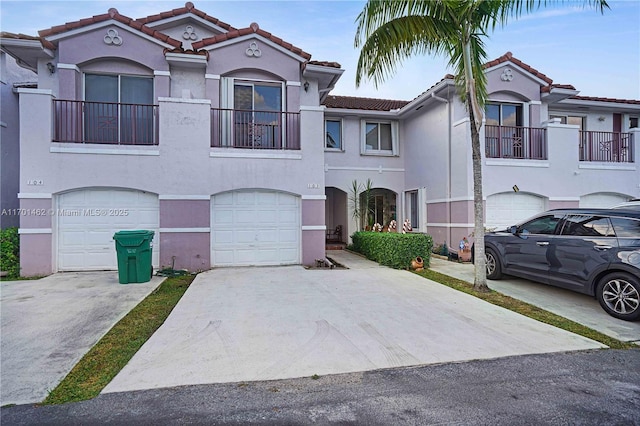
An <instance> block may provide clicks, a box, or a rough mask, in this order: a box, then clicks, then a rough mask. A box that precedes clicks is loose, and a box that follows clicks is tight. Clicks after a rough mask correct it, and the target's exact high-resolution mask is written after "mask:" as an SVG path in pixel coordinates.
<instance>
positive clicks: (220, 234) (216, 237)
mask: <svg viewBox="0 0 640 426" xmlns="http://www.w3.org/2000/svg"><path fill="white" fill-rule="evenodd" d="M213 241H214V243H215V244H232V243H233V231H232V230H230V229H227V230H223V231H221V230H217V231H214V232H213Z"/></svg>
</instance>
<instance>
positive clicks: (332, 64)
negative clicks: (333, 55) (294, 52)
mask: <svg viewBox="0 0 640 426" xmlns="http://www.w3.org/2000/svg"><path fill="white" fill-rule="evenodd" d="M306 63H307V64H309V65H318V66H320V67H329V68H341V65H340V64H339V63H337V62H329V61H308V62H306Z"/></svg>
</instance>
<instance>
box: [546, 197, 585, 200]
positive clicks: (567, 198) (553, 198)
mask: <svg viewBox="0 0 640 426" xmlns="http://www.w3.org/2000/svg"><path fill="white" fill-rule="evenodd" d="M549 201H580V197H549Z"/></svg>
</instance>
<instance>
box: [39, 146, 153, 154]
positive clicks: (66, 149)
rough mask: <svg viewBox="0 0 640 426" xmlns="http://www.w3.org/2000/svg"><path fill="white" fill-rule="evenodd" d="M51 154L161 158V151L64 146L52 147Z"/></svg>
mask: <svg viewBox="0 0 640 426" xmlns="http://www.w3.org/2000/svg"><path fill="white" fill-rule="evenodd" d="M49 152H54V153H58V154H61V153H62V154H105V155H150V156H159V155H160V150H159V149H157V148H156V149H149V150H146V149H122V148H114V149H109V148H84V147H83V148H75V147H73V148H72V147H64V146H52V147H50V148H49Z"/></svg>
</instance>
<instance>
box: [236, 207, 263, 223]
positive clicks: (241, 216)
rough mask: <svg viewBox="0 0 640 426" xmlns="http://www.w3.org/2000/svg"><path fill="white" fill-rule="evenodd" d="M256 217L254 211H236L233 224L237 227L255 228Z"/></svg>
mask: <svg viewBox="0 0 640 426" xmlns="http://www.w3.org/2000/svg"><path fill="white" fill-rule="evenodd" d="M256 219H258V215H257V214H256V212H255V211H254V210H238V211H236V212H235V215H234V222H235V224H236V225H238V226H245V227H255V224H256V222H257V220H256Z"/></svg>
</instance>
